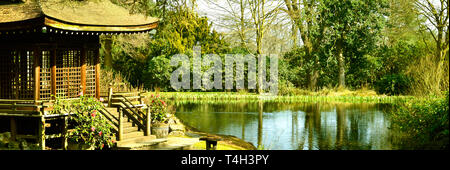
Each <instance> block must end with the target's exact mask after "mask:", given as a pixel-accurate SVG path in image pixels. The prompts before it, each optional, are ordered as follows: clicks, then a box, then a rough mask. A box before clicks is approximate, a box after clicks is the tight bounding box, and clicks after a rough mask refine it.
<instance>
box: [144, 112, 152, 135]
mask: <svg viewBox="0 0 450 170" xmlns="http://www.w3.org/2000/svg"><path fill="white" fill-rule="evenodd" d="M151 121H152V119H151V113H150V107H147V118H146V120H145V136H150V135H151V134H152V133H151Z"/></svg>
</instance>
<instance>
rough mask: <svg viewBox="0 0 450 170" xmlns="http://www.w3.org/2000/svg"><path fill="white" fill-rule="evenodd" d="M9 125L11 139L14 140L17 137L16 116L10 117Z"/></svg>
mask: <svg viewBox="0 0 450 170" xmlns="http://www.w3.org/2000/svg"><path fill="white" fill-rule="evenodd" d="M9 120H10V127H11V129H10V130H11V140H12V141H16V138H17V125H16V118H15V117H11V118H10V119H9Z"/></svg>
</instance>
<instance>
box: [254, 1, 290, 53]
mask: <svg viewBox="0 0 450 170" xmlns="http://www.w3.org/2000/svg"><path fill="white" fill-rule="evenodd" d="M247 2H248V6H249V9H250V13H251V16H252V24H253V25H254V29H255V34H256V53H257V54H263V51H262V44H263V38H264V34H265V32H266V29H267V25H271V24H272V23H274V21H275V20H276V18H277V15H278V14H279V10H280V6H281V5H282V4H281V3H279V2H278V1H273V0H272V1H271V0H268V1H266V0H247Z"/></svg>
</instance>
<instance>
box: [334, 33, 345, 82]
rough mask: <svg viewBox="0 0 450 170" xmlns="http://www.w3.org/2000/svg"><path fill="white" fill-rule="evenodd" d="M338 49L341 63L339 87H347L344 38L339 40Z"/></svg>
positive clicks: (339, 63)
mask: <svg viewBox="0 0 450 170" xmlns="http://www.w3.org/2000/svg"><path fill="white" fill-rule="evenodd" d="M336 50H337V55H338V56H337V59H338V65H339V87H345V58H344V50H343V47H342V40H338V42H337V46H336Z"/></svg>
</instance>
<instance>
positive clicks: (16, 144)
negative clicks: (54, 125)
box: [0, 132, 40, 150]
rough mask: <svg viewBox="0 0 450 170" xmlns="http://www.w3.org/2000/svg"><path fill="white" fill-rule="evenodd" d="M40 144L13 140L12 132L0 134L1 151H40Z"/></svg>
mask: <svg viewBox="0 0 450 170" xmlns="http://www.w3.org/2000/svg"><path fill="white" fill-rule="evenodd" d="M39 149H40V148H39V146H38V144H33V143H28V142H27V141H26V140H25V139H16V140H12V139H11V132H5V133H0V150H39Z"/></svg>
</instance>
